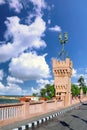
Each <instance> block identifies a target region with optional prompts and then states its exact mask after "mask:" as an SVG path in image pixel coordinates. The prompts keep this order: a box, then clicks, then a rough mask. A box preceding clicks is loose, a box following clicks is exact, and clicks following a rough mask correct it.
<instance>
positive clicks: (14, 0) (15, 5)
mask: <svg viewBox="0 0 87 130" xmlns="http://www.w3.org/2000/svg"><path fill="white" fill-rule="evenodd" d="M8 2H9V7H10V8H12V9H14V10H15V12H17V13H20V11H21V9H22V8H23V6H22V3H21V2H20V0H8Z"/></svg>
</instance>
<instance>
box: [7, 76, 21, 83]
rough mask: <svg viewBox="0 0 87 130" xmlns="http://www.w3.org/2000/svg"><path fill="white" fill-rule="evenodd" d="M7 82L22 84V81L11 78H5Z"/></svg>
mask: <svg viewBox="0 0 87 130" xmlns="http://www.w3.org/2000/svg"><path fill="white" fill-rule="evenodd" d="M7 82H8V83H23V81H22V80H20V79H17V78H15V77H12V76H8V77H7Z"/></svg>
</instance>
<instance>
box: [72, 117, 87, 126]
mask: <svg viewBox="0 0 87 130" xmlns="http://www.w3.org/2000/svg"><path fill="white" fill-rule="evenodd" d="M72 116H73V117H74V118H78V119H80V120H82V121H84V122H85V123H86V124H87V120H84V119H82V118H80V117H79V116H76V115H72Z"/></svg>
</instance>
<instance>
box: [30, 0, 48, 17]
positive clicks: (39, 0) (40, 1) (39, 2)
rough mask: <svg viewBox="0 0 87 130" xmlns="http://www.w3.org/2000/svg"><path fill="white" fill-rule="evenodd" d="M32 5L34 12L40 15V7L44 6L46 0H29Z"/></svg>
mask: <svg viewBox="0 0 87 130" xmlns="http://www.w3.org/2000/svg"><path fill="white" fill-rule="evenodd" d="M30 1H31V2H32V3H33V5H34V9H35V11H36V13H37V14H38V15H41V16H42V12H41V10H42V8H46V2H45V1H44V0H30Z"/></svg>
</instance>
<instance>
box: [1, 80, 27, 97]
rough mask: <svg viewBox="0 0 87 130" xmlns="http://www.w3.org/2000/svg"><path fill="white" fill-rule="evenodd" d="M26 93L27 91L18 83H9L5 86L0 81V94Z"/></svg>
mask: <svg viewBox="0 0 87 130" xmlns="http://www.w3.org/2000/svg"><path fill="white" fill-rule="evenodd" d="M25 93H27V91H26V90H23V89H22V88H21V87H20V86H18V85H17V84H11V83H9V84H8V85H7V86H4V85H3V84H2V83H1V82H0V95H24V94H25Z"/></svg>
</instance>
